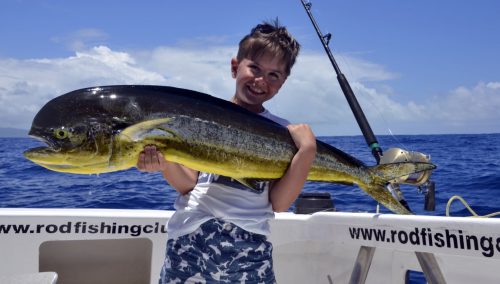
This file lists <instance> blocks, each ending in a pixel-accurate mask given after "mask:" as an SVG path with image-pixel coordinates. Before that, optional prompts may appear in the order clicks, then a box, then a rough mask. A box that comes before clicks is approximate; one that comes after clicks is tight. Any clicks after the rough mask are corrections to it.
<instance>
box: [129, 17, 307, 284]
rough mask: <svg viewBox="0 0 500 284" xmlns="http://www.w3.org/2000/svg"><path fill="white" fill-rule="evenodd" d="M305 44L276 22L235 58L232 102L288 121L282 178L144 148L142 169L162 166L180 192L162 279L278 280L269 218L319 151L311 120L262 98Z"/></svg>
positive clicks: (285, 204) (294, 192)
mask: <svg viewBox="0 0 500 284" xmlns="http://www.w3.org/2000/svg"><path fill="white" fill-rule="evenodd" d="M299 49H300V45H299V43H298V42H297V41H296V40H295V39H294V38H293V37H292V36H291V35H290V34H289V33H288V31H287V30H286V28H285V27H283V26H280V25H279V23H278V21H277V20H276V21H274V22H273V23H269V22H264V23H262V24H259V25H257V26H256V27H255V28H253V29H252V31H251V32H250V34H248V35H247V36H245V37H244V38H243V39H242V40H241V41H240V44H239V50H238V55H237V57H236V58H233V59H231V74H232V77H233V78H234V79H235V80H236V91H235V94H234V96H233V97H232V99H231V101H232V102H233V103H235V104H237V105H239V106H242V107H244V108H246V109H247V110H250V111H252V112H254V113H258V114H260V115H262V116H264V117H267V118H269V119H271V120H274V121H275V122H277V123H280V124H282V125H284V126H286V127H287V128H288V130H289V132H290V135H291V137H292V138H293V141H294V142H295V144H296V146H297V149H298V151H297V153H296V154H295V156H294V157H293V159H292V161H291V163H290V166H289V168H288V169H287V171H286V172H285V174H284V175H283V177H282V178H281V179H279V180H276V181H273V182H266V183H262V184H261V188H260V189H259V190H255V189H250V188H247V187H246V186H244V185H242V184H240V183H238V182H237V181H234V180H232V179H231V178H228V177H223V176H218V175H214V174H210V173H200V172H197V171H195V170H192V169H189V168H187V167H185V166H183V165H180V164H176V163H173V162H168V161H166V160H165V159H164V157H163V155H162V154H161V153H160V152H158V151H156V148H155V147H154V146H147V147H145V149H144V151H143V153H141V155H140V157H139V161H138V163H137V168H138V169H139V170H141V171H147V172H154V171H161V172H162V173H163V176H164V178H165V179H166V180H167V181H168V183H169V184H170V185H171V186H172V187H174V188H175V189H176V190H177V191H178V192H179V193H180V194H179V196H178V198H177V200H176V202H175V209H176V212H175V213H174V215H173V216H172V218H171V219H170V220H169V222H168V228H167V230H168V241H167V252H166V258H165V263H164V265H163V268H162V273H161V279H160V283H169V282H171V283H185V282H186V283H214V282H216V283H220V282H230V283H275V282H276V280H275V277H274V272H273V266H272V245H271V243H269V242H268V241H267V239H266V236H267V235H269V233H270V231H269V222H268V221H269V220H270V219H271V218H273V217H274V212H282V211H286V210H287V209H288V208H289V207H290V205H291V204H292V203H293V202H294V200H295V199H296V198H297V196H298V195H299V193H300V191H301V189H302V187H303V185H304V183H305V180H306V177H307V174H308V172H309V169H310V167H311V164H312V162H313V160H314V157H315V155H316V139H315V137H314V134H313V133H312V131H311V129H310V128H309V126H307V125H305V124H299V125H291V124H289V122H288V121H286V120H285V119H282V118H279V117H277V116H275V115H273V114H271V113H270V112H269V111H268V110H266V109H265V108H264V106H263V103H264V102H266V101H268V100H270V99H271V98H273V97H274V95H276V94H277V93H278V91H279V90H280V88H281V86H282V85H283V83H285V81H286V79H287V77H288V75H289V74H290V70H291V68H292V66H293V64H294V63H295V58H296V57H297V55H298V52H299Z"/></svg>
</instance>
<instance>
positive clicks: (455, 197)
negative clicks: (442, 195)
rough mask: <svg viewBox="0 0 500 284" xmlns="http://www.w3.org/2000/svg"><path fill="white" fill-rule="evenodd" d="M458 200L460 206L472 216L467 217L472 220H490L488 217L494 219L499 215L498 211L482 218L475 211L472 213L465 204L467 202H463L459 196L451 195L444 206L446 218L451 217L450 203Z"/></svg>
mask: <svg viewBox="0 0 500 284" xmlns="http://www.w3.org/2000/svg"><path fill="white" fill-rule="evenodd" d="M457 199H458V200H460V202H462V204H463V205H464V206H465V208H467V210H469V212H470V213H471V214H472V216H469V217H472V218H490V217H494V216H497V215H500V211H498V212H494V213H490V214H488V215H484V216H480V215H478V214H477V213H476V211H474V210H473V209H472V208H471V207H470V206H469V204H468V203H467V201H465V200H464V199H463V198H462V197H461V196H459V195H453V196H452V197H451V198H450V199H449V200H448V203H447V204H446V217H451V216H450V207H451V203H452V202H453V201H455V200H457Z"/></svg>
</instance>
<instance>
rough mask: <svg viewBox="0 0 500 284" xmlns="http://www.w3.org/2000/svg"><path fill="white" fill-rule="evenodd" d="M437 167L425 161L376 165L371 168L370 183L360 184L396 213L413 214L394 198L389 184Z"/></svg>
mask: <svg viewBox="0 0 500 284" xmlns="http://www.w3.org/2000/svg"><path fill="white" fill-rule="evenodd" d="M435 168H436V166H435V165H434V164H431V163H424V162H401V163H391V164H381V165H376V166H373V167H370V168H369V171H370V174H371V181H370V183H368V184H360V187H362V188H364V189H365V190H366V192H367V193H368V194H369V195H371V196H372V197H373V198H374V199H375V200H377V201H378V202H380V203H381V204H382V205H384V206H385V207H387V209H389V210H391V211H393V212H394V213H398V214H413V213H412V212H411V211H409V210H408V209H407V208H406V207H405V206H403V205H402V204H401V203H400V202H399V201H398V200H396V199H395V198H394V196H393V195H392V194H391V193H390V192H389V190H388V189H387V184H388V183H389V182H390V181H392V180H395V179H397V178H401V177H405V176H409V175H411V174H415V173H419V172H423V171H430V170H433V169H435Z"/></svg>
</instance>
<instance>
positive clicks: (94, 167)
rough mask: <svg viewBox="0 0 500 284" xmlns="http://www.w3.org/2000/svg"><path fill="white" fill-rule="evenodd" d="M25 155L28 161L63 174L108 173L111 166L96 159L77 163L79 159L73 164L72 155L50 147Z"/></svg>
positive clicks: (29, 151)
mask: <svg viewBox="0 0 500 284" xmlns="http://www.w3.org/2000/svg"><path fill="white" fill-rule="evenodd" d="M23 155H24V157H26V159H28V160H30V161H32V162H33V163H35V164H37V165H40V166H42V167H44V168H46V169H49V170H52V171H56V172H63V173H74V174H95V173H101V172H103V171H106V169H107V168H108V166H109V164H108V161H107V160H99V159H96V160H94V161H92V162H91V163H88V161H87V162H83V163H77V159H74V160H73V162H70V161H69V160H71V154H70V153H63V152H61V151H55V150H53V149H52V148H50V147H36V148H32V149H29V150H26V151H24V153H23ZM75 162H76V163H75ZM108 171H109V170H108Z"/></svg>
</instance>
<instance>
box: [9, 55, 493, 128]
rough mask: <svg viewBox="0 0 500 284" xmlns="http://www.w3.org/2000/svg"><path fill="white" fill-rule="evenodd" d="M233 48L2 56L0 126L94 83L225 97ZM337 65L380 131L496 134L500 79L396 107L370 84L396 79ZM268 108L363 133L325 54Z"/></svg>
mask: <svg viewBox="0 0 500 284" xmlns="http://www.w3.org/2000/svg"><path fill="white" fill-rule="evenodd" d="M235 51H236V48H235V47H227V46H219V47H207V48H206V49H204V50H199V49H195V48H192V47H182V48H179V47H159V48H156V49H154V50H145V51H134V52H123V51H114V50H111V49H110V48H108V47H105V46H97V47H94V48H91V49H86V50H80V51H78V52H77V53H76V54H75V56H72V57H67V58H48V59H32V60H17V59H5V58H4V59H2V58H0V127H18V128H24V129H27V128H29V125H30V123H31V119H32V118H33V116H34V115H35V114H36V112H37V111H38V110H39V109H40V107H41V106H42V105H43V104H44V103H46V102H47V101H48V100H50V99H51V98H53V97H56V96H58V95H61V94H63V93H66V92H68V91H71V90H75V89H78V88H83V87H89V86H96V85H109V84H157V85H171V86H176V87H181V88H188V89H193V90H197V91H201V92H205V93H209V94H212V95H215V96H218V97H221V98H224V99H228V98H230V97H231V96H232V94H233V92H234V80H233V79H232V78H231V76H230V59H231V57H232V56H234V55H235ZM341 62H342V66H341V69H342V70H343V71H344V70H345V72H346V76H347V77H348V79H349V82H350V83H351V87H352V89H353V90H354V92H355V94H356V96H357V98H358V100H359V102H360V104H361V105H362V107H363V109H364V111H365V114H366V116H367V118H368V119H369V121H370V123H371V126H372V128H373V130H374V131H375V133H377V134H388V133H389V132H390V131H392V132H393V133H395V134H418V133H477V132H500V127H499V126H498V123H497V121H500V112H498V109H499V108H500V82H487V83H478V84H477V86H472V87H470V86H469V87H467V86H460V87H457V88H456V89H455V90H451V91H450V92H449V93H446V94H442V95H441V96H440V97H434V98H432V99H431V100H429V101H418V100H414V101H408V102H398V101H396V100H395V99H397V94H394V93H393V92H392V91H391V90H390V88H388V87H376V88H375V87H369V86H368V84H369V82H382V83H384V84H385V85H390V80H395V79H397V77H398V75H397V74H394V73H392V72H390V71H388V70H385V68H384V67H383V66H380V65H376V64H373V63H370V62H366V61H363V60H360V59H357V58H352V57H342V61H341ZM377 85H378V84H377ZM266 106H267V107H268V108H269V109H271V110H272V111H273V112H275V113H277V114H278V115H281V116H284V117H286V118H288V119H289V120H291V121H292V122H305V123H310V124H311V125H312V126H313V129H314V130H315V133H316V134H317V135H344V134H347V135H352V134H360V131H359V129H358V126H357V125H356V122H355V120H354V117H353V115H352V113H351V111H350V109H349V107H348V104H347V102H346V100H345V98H344V96H343V94H342V92H341V90H340V88H339V86H338V82H337V79H336V75H335V73H334V71H333V68H332V66H331V65H330V63H329V61H328V60H327V58H326V56H325V55H324V54H314V53H307V52H304V53H302V54H301V55H300V57H299V59H298V61H297V64H296V66H295V67H294V69H293V70H292V75H291V76H290V78H289V79H288V81H287V83H286V84H285V86H284V87H283V89H282V90H281V92H280V93H279V94H278V95H277V96H276V97H275V98H274V99H273V100H271V101H270V102H268V103H267V104H266ZM389 129H390V130H389Z"/></svg>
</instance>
